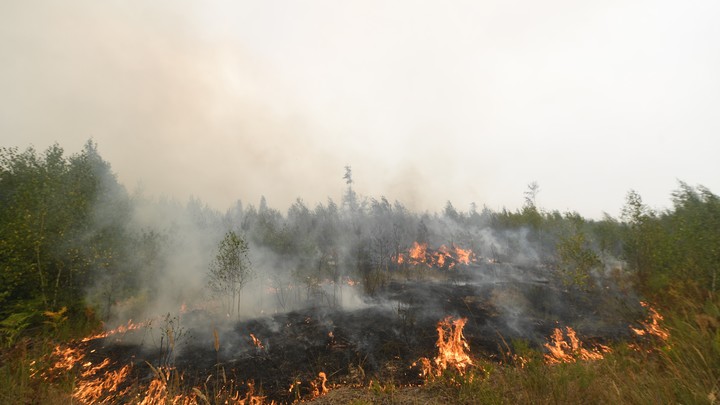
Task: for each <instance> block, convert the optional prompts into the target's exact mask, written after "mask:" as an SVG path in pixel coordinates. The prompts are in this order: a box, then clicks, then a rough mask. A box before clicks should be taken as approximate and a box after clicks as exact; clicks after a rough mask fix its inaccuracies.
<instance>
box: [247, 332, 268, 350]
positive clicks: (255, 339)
mask: <svg viewBox="0 0 720 405" xmlns="http://www.w3.org/2000/svg"><path fill="white" fill-rule="evenodd" d="M250 338H251V339H252V343H253V345H255V347H257V348H258V349H259V350H263V349H265V346H263V344H262V342H261V341H260V339H258V338H256V337H255V335H253V334H252V333H251V334H250Z"/></svg>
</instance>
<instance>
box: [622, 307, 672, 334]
mask: <svg viewBox="0 0 720 405" xmlns="http://www.w3.org/2000/svg"><path fill="white" fill-rule="evenodd" d="M640 305H642V306H643V307H645V308H647V310H648V312H650V315H649V316H648V318H647V320H645V321H644V322H640V324H641V325H642V326H643V328H642V329H641V328H633V327H632V326H631V327H630V329H631V330H632V331H633V332H635V334H637V335H638V336H646V335H649V336H655V337H657V338H659V339H660V340H662V341H667V340H668V338H669V337H670V332H668V330H667V329H665V328H664V327H663V326H662V325H660V321H662V320H663V316H662V315H660V313H659V312H658V311H656V310H655V308H653V307H652V306H650V304H648V303H647V302H644V301H641V302H640Z"/></svg>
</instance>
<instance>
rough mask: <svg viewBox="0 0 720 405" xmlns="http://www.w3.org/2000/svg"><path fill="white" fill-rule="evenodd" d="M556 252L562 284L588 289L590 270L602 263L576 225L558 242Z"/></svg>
mask: <svg viewBox="0 0 720 405" xmlns="http://www.w3.org/2000/svg"><path fill="white" fill-rule="evenodd" d="M557 254H558V260H559V270H560V274H561V280H562V282H563V284H564V285H565V286H566V287H576V288H580V289H588V288H589V287H590V286H591V280H590V276H591V271H592V270H593V269H596V268H597V267H599V266H600V265H601V264H602V263H601V261H600V258H599V257H598V255H597V254H596V253H595V252H594V251H593V249H592V248H591V247H590V245H589V243H588V240H587V237H586V236H585V233H584V232H583V231H582V230H581V229H579V227H576V229H575V231H574V232H573V233H571V234H570V235H567V236H564V237H563V238H562V239H561V241H560V243H558V246H557Z"/></svg>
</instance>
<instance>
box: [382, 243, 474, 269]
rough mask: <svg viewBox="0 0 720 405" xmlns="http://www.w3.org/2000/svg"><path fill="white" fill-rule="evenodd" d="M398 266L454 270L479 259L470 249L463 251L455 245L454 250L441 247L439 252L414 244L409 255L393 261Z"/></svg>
mask: <svg viewBox="0 0 720 405" xmlns="http://www.w3.org/2000/svg"><path fill="white" fill-rule="evenodd" d="M393 260H394V261H395V263H396V264H404V263H407V264H410V265H420V264H424V265H427V266H430V267H447V268H449V269H452V268H453V267H455V265H456V264H457V263H460V264H465V265H467V264H470V263H472V262H475V261H476V260H477V259H476V257H475V254H474V253H473V252H472V250H470V249H462V248H460V247H458V246H456V245H455V244H453V247H452V249H451V248H449V247H447V246H446V245H441V246H440V247H439V248H438V249H437V250H435V251H432V250H430V249H428V245H427V243H418V242H413V245H412V247H411V248H410V249H408V251H407V253H400V254H398V255H397V256H395V257H394V259H393Z"/></svg>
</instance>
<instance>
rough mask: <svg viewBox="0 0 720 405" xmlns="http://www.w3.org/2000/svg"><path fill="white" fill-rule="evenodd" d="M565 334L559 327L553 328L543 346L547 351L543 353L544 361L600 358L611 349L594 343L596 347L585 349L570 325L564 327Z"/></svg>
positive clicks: (571, 361) (559, 361) (560, 361)
mask: <svg viewBox="0 0 720 405" xmlns="http://www.w3.org/2000/svg"><path fill="white" fill-rule="evenodd" d="M565 335H566V336H567V339H566V338H565V336H563V331H562V329H560V328H555V330H554V331H553V334H552V336H551V338H550V339H549V341H548V343H545V348H546V349H547V350H548V351H549V353H548V354H546V355H545V362H546V363H548V364H559V363H574V362H575V361H577V360H600V359H603V358H604V357H605V356H604V355H603V353H608V352H610V351H611V349H610V348H609V347H607V346H605V345H596V347H593V348H591V349H590V350H587V349H585V348H583V347H582V342H581V341H580V339H578V337H577V333H576V332H575V330H574V329H573V328H571V327H569V326H568V327H566V328H565Z"/></svg>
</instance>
